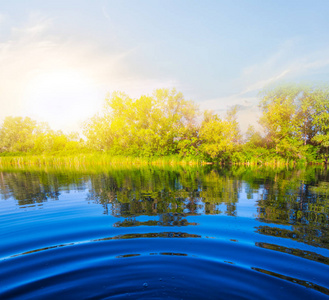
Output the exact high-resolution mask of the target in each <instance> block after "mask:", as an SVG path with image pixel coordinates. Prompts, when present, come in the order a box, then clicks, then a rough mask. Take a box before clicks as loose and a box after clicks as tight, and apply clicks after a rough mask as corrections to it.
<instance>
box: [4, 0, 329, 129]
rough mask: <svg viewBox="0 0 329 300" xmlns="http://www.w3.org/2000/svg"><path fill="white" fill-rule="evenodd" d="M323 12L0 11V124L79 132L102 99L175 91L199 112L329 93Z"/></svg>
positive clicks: (208, 5)
mask: <svg viewBox="0 0 329 300" xmlns="http://www.w3.org/2000/svg"><path fill="white" fill-rule="evenodd" d="M328 12H329V1H316V0H315V1H292V0H291V1H288V0H286V1H277V0H276V1H252V0H250V1H237V0H236V1H234V0H232V1H219V0H218V1H215V0H214V1H185V0H180V1H169V0H166V1H164V0H161V1H160V0H159V1H156V0H150V1H143V0H140V1H132V0H130V1H122V0H120V1H119V0H117V1H105V0H104V1H84V0H79V1H69V0H66V1H33V0H30V1H18V0H16V1H2V2H1V4H0V101H1V110H0V120H3V118H4V117H5V116H8V115H24V116H25V115H26V116H31V117H32V118H34V119H37V120H39V121H48V122H49V123H50V125H51V126H52V127H53V128H55V129H64V130H66V131H70V130H77V129H78V127H79V125H80V124H81V122H82V121H83V120H85V119H86V118H88V117H90V116H92V115H93V114H94V113H96V112H97V111H98V110H99V109H100V108H101V105H102V103H103V100H104V98H105V95H106V93H107V92H110V93H111V92H113V91H116V90H120V91H124V92H126V93H128V94H129V95H131V96H132V97H139V96H140V95H141V94H151V93H152V91H153V90H154V89H156V88H162V87H169V88H171V87H176V88H177V89H178V90H179V91H182V92H183V94H184V95H185V97H186V98H187V99H191V100H193V101H195V102H197V103H199V104H200V108H201V109H213V110H215V111H216V112H218V113H220V114H224V112H225V110H226V109H227V108H229V107H230V106H232V105H236V104H239V105H240V106H241V112H240V113H239V119H240V122H241V127H242V128H241V129H242V130H243V131H244V130H245V129H246V127H247V125H248V124H254V125H255V124H256V123H257V118H258V115H259V112H258V108H257V104H258V101H259V98H258V93H259V91H260V90H262V89H263V88H265V87H266V86H267V85H269V84H276V83H278V82H281V81H290V82H314V83H317V82H328V79H329V35H328V29H329V18H328Z"/></svg>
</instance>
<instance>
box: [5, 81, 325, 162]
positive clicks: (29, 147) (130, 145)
mask: <svg viewBox="0 0 329 300" xmlns="http://www.w3.org/2000/svg"><path fill="white" fill-rule="evenodd" d="M259 108H260V111H261V117H260V119H259V124H260V125H261V130H260V131H256V130H255V128H254V127H253V126H250V127H249V128H248V130H247V133H246V134H245V136H243V135H242V134H241V132H240V128H239V123H238V121H237V113H238V109H239V107H238V106H234V107H232V108H230V109H229V110H228V111H227V112H226V114H225V115H224V116H220V115H219V114H217V113H215V112H213V111H209V110H206V111H203V112H201V111H200V110H199V108H198V106H197V105H196V104H195V103H194V102H192V101H189V100H186V99H185V98H184V96H183V94H182V93H180V92H177V91H176V90H175V89H172V90H169V89H158V90H156V91H155V92H154V93H153V94H152V95H151V96H145V95H143V96H141V97H140V98H137V99H133V98H130V97H129V96H128V95H126V94H124V93H113V94H112V95H111V96H109V97H107V98H106V99H105V102H104V105H103V109H102V111H101V112H99V113H98V114H97V115H95V116H94V117H92V118H90V119H89V120H87V121H86V122H85V123H84V125H83V128H82V132H83V138H81V137H80V136H79V134H77V133H72V134H69V135H67V134H64V133H63V132H61V131H54V130H52V129H51V128H50V127H49V126H48V125H47V124H46V123H38V122H36V121H34V120H32V119H30V118H28V117H26V118H22V117H7V118H5V120H4V121H3V123H2V125H1V127H0V152H1V154H2V155H5V154H9V155H13V153H20V154H21V153H29V154H42V153H74V152H78V151H79V152H81V151H102V152H106V153H109V154H111V155H126V156H136V157H154V156H158V157H159V156H169V155H178V156H180V157H184V158H191V159H194V158H195V159H201V160H204V161H214V162H263V161H267V160H302V161H316V160H324V161H325V162H328V156H329V154H328V148H329V89H328V87H313V86H302V85H296V84H290V85H284V86H278V87H274V88H271V89H267V90H264V91H263V92H262V93H261V94H260V103H259Z"/></svg>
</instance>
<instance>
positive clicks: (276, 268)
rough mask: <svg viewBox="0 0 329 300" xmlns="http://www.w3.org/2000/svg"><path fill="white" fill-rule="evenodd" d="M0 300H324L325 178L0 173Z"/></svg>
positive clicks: (148, 170)
mask: <svg viewBox="0 0 329 300" xmlns="http://www.w3.org/2000/svg"><path fill="white" fill-rule="evenodd" d="M0 193H1V195H0V238H1V243H0V298H1V299H112V298H113V299H119V298H122V299H147V298H148V299H228V298H230V299H232V298H239V299H241V298H242V299H279V298H280V299H321V298H329V280H328V274H329V236H328V213H329V172H328V171H326V170H324V169H321V168H314V167H313V168H312V167H308V168H304V169H293V170H290V169H267V168H243V167H234V168H224V169H223V168H215V167H209V166H207V167H199V168H198V167H186V168H182V167H177V168H173V167H167V168H154V167H141V168H126V169H120V168H116V169H107V170H106V169H105V170H104V169H102V170H99V171H97V170H79V171H73V170H71V171H68V170H66V171H61V170H49V169H48V170H46V169H45V170H24V171H23V170H21V171H13V170H3V171H0Z"/></svg>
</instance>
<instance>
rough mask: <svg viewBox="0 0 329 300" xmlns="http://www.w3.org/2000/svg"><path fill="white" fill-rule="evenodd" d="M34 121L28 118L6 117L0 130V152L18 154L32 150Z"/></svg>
mask: <svg viewBox="0 0 329 300" xmlns="http://www.w3.org/2000/svg"><path fill="white" fill-rule="evenodd" d="M36 124H37V123H36V121H34V120H32V119H30V118H29V117H26V118H22V117H6V118H5V120H4V121H3V123H2V126H1V129H0V149H1V150H0V151H1V152H18V151H28V150H30V149H32V148H33V133H34V131H35V129H36Z"/></svg>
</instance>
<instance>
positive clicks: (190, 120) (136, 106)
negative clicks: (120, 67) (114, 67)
mask: <svg viewBox="0 0 329 300" xmlns="http://www.w3.org/2000/svg"><path fill="white" fill-rule="evenodd" d="M196 117H197V107H196V105H195V104H193V103H192V102H191V101H187V100H185V99H184V96H183V94H182V93H178V92H177V91H176V90H175V89H172V90H168V89H158V90H156V91H155V92H154V94H153V95H152V96H141V97H140V98H138V99H131V98H130V97H128V96H127V95H125V94H123V93H113V94H112V96H111V97H108V98H106V99H105V103H104V107H103V111H102V113H101V114H98V115H96V116H94V117H93V118H91V119H90V120H88V121H87V122H86V123H85V126H84V134H85V136H86V137H87V138H88V143H89V145H90V146H91V147H92V148H94V149H98V150H105V151H109V152H111V153H113V154H130V155H140V156H153V155H168V154H173V153H177V151H178V148H177V144H178V143H179V142H180V141H182V140H184V139H185V138H186V130H185V129H186V128H194V127H195V126H196ZM191 130H192V129H191Z"/></svg>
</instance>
